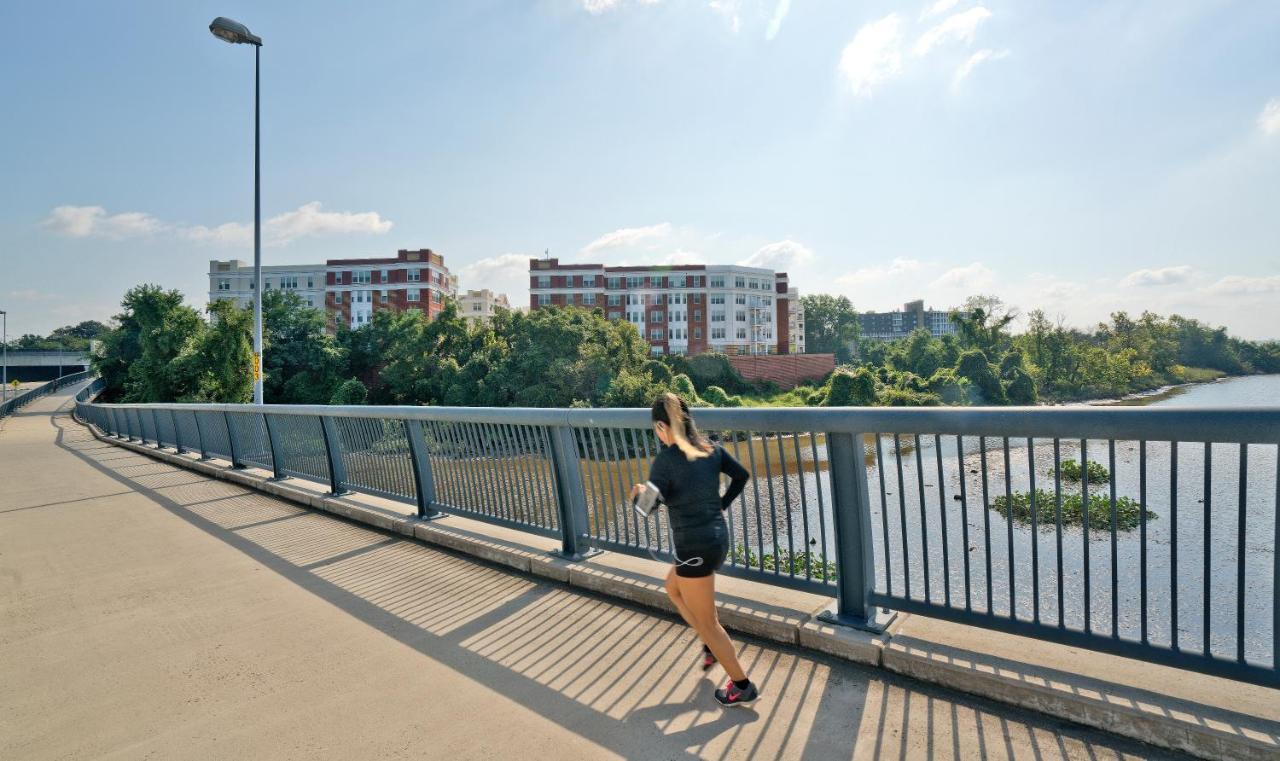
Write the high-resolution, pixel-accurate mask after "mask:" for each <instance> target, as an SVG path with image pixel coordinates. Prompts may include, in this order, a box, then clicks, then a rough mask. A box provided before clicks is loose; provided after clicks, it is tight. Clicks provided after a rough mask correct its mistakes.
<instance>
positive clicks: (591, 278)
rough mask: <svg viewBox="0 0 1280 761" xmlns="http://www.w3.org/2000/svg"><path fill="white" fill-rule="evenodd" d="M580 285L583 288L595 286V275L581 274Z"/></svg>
mask: <svg viewBox="0 0 1280 761" xmlns="http://www.w3.org/2000/svg"><path fill="white" fill-rule="evenodd" d="M582 287H583V288H595V287H596V276H595V275H583V276H582Z"/></svg>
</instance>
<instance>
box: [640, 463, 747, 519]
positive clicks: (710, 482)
mask: <svg viewBox="0 0 1280 761" xmlns="http://www.w3.org/2000/svg"><path fill="white" fill-rule="evenodd" d="M721 473H723V474H725V475H727V476H728V477H729V486H728V488H727V489H725V491H724V494H723V495H722V494H720V474H721ZM750 477H751V474H750V473H749V472H747V469H746V468H744V467H742V465H741V464H740V463H739V462H738V461H737V460H735V459H733V455H731V454H729V453H728V452H726V451H725V450H724V448H723V447H721V446H719V445H717V446H716V447H715V448H714V449H713V450H712V451H711V452H710V454H708V455H707V456H706V457H699V458H698V459H696V460H690V459H689V458H688V457H686V456H685V454H684V452H681V451H680V449H679V447H677V446H675V445H674V444H673V445H671V446H666V447H663V448H662V451H661V452H659V453H658V456H657V457H655V458H653V464H652V465H651V466H650V467H649V481H650V483H652V484H653V485H654V486H656V487H658V491H659V492H661V493H662V501H663V502H665V503H666V505H667V516H668V517H669V518H670V520H671V528H672V529H674V530H677V531H679V530H681V529H686V528H695V527H698V526H703V525H705V524H707V523H711V522H713V521H715V520H718V519H719V518H720V512H721V511H722V510H727V509H728V508H729V505H731V504H733V501H734V500H735V499H737V498H738V495H739V494H741V493H742V490H743V488H744V487H746V485H747V479H749V478H750Z"/></svg>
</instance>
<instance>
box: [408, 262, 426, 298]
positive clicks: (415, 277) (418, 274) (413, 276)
mask: <svg viewBox="0 0 1280 761" xmlns="http://www.w3.org/2000/svg"><path fill="white" fill-rule="evenodd" d="M405 279H406V280H408V281H409V282H410V283H421V282H422V270H419V269H411V270H409V271H408V275H407V276H406V278H405ZM414 301H417V299H414Z"/></svg>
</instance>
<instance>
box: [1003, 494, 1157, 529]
mask: <svg viewBox="0 0 1280 761" xmlns="http://www.w3.org/2000/svg"><path fill="white" fill-rule="evenodd" d="M1031 497H1032V494H1031V493H1030V492H1025V491H1020V492H1014V494H1013V498H1012V499H1010V498H1009V496H1008V495H1005V494H1001V495H999V496H997V497H996V498H995V499H993V500H992V501H991V509H993V510H995V511H996V512H997V513H1000V514H1001V515H1003V516H1005V517H1008V515H1009V512H1010V510H1012V511H1013V519H1014V520H1016V521H1018V522H1020V523H1030V522H1031V507H1032V505H1031V503H1032V499H1031ZM1083 507H1084V500H1083V498H1082V497H1081V495H1080V494H1078V493H1070V494H1063V495H1062V525H1064V526H1079V525H1082V524H1083V523H1084V510H1083ZM1035 510H1036V520H1037V521H1038V522H1039V523H1040V524H1041V525H1053V524H1054V520H1055V514H1056V511H1057V504H1056V503H1055V501H1054V495H1053V492H1049V491H1045V490H1044V489H1036V490H1035ZM1156 517H1158V516H1157V515H1156V514H1155V513H1153V512H1151V511H1150V510H1148V511H1147V515H1146V518H1147V520H1153V519H1155V518H1156ZM1141 523H1142V505H1141V503H1139V502H1138V500H1136V499H1133V498H1132V497H1117V498H1116V530H1118V531H1131V530H1133V529H1135V528H1137V527H1138V526H1139V525H1140V524H1141ZM1089 527H1090V528H1096V529H1106V530H1109V529H1110V528H1111V498H1110V497H1109V496H1107V495H1105V494H1090V495H1089Z"/></svg>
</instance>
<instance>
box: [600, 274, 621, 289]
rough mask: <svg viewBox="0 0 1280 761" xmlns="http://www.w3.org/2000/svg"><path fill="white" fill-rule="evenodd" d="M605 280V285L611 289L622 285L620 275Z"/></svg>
mask: <svg viewBox="0 0 1280 761" xmlns="http://www.w3.org/2000/svg"><path fill="white" fill-rule="evenodd" d="M604 282H605V287H607V288H610V289H614V288H621V287H622V278H620V277H610V278H605V281H604Z"/></svg>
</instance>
